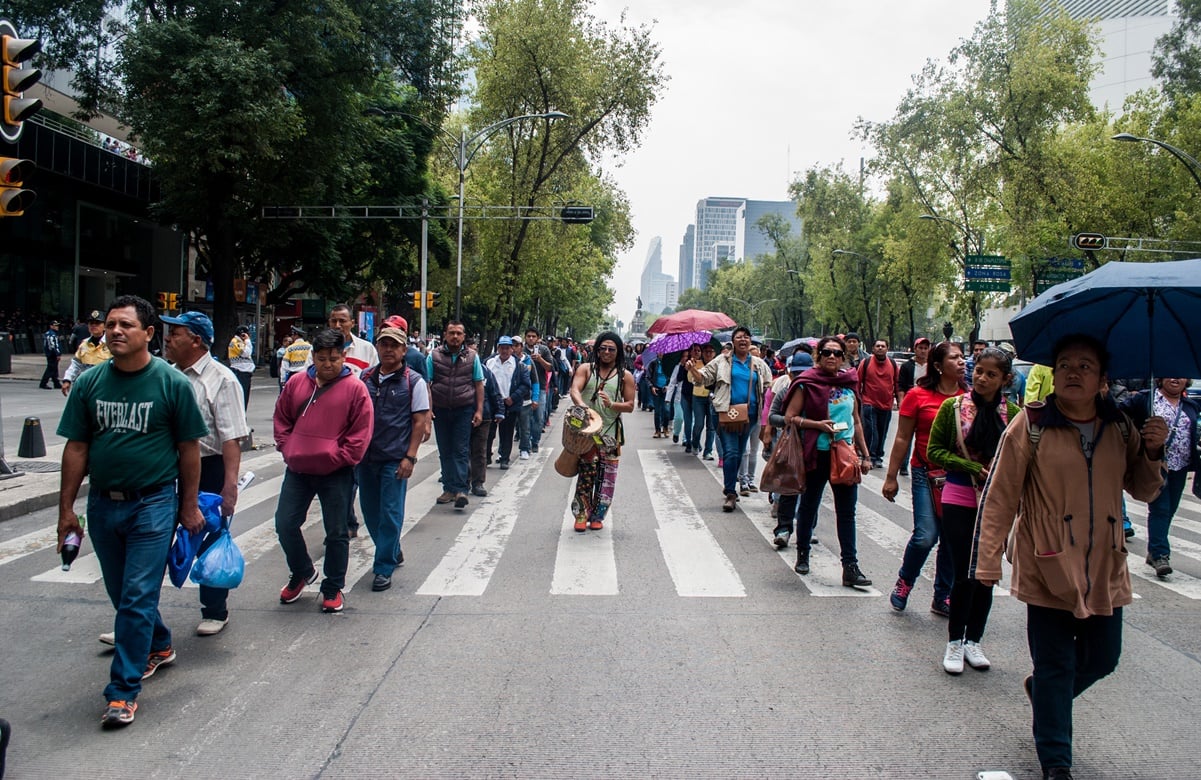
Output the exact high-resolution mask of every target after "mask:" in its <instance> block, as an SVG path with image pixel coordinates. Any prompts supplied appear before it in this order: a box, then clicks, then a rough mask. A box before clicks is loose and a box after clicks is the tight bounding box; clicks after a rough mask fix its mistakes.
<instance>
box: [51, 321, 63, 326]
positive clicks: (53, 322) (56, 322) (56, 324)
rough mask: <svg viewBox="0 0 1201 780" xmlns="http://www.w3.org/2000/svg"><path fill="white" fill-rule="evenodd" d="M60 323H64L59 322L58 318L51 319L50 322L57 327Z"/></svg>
mask: <svg viewBox="0 0 1201 780" xmlns="http://www.w3.org/2000/svg"><path fill="white" fill-rule="evenodd" d="M59 325H62V323H61V322H59V321H58V320H51V322H50V326H51V327H57V326H59Z"/></svg>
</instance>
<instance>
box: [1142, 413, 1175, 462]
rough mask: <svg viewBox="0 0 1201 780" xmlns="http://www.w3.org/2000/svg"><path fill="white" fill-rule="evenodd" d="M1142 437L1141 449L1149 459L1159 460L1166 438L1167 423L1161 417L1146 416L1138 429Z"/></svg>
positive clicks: (1162, 453)
mask: <svg viewBox="0 0 1201 780" xmlns="http://www.w3.org/2000/svg"><path fill="white" fill-rule="evenodd" d="M1139 435H1140V436H1142V438H1143V451H1144V452H1146V453H1147V457H1148V458H1150V459H1151V460H1159V459H1161V458H1162V457H1163V456H1164V451H1163V448H1164V443H1165V442H1167V440H1168V423H1167V422H1166V421H1165V420H1164V419H1163V418H1162V417H1148V418H1147V421H1146V422H1145V423H1143V427H1142V428H1140V429H1139Z"/></svg>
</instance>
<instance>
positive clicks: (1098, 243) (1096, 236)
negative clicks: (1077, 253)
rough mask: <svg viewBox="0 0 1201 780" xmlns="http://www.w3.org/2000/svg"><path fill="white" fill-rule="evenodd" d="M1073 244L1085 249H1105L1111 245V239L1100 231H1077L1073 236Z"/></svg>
mask: <svg viewBox="0 0 1201 780" xmlns="http://www.w3.org/2000/svg"><path fill="white" fill-rule="evenodd" d="M1072 246H1074V247H1075V248H1076V249H1081V250H1084V251H1088V250H1090V249H1105V248H1106V247H1107V246H1109V239H1108V238H1106V237H1105V236H1104V235H1102V234H1100V233H1077V234H1076V235H1074V236H1072Z"/></svg>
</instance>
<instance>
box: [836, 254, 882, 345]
mask: <svg viewBox="0 0 1201 780" xmlns="http://www.w3.org/2000/svg"><path fill="white" fill-rule="evenodd" d="M830 254H832V255H849V256H851V257H857V258H859V260H860V262H862V263H863V270H862V272H861V273H860V274H859V276H860V278H861V279H862V280H863V309H864V311H863V313H864V315H865V316H866V315H867V314H868V311H867V266H868V265H869V264H870V263H871V261H872V259H871V258H870V257H868V256H867V255H865V254H861V253H859V252H852V251H851V250H849V249H834V250H831V252H830ZM848 324H850V323H848ZM879 333H880V292H879V288H877V290H876V319H875V322H873V323H872V332H871V334H870V335H871V337H872V339H873V340H874V339H876V338H878V334H879Z"/></svg>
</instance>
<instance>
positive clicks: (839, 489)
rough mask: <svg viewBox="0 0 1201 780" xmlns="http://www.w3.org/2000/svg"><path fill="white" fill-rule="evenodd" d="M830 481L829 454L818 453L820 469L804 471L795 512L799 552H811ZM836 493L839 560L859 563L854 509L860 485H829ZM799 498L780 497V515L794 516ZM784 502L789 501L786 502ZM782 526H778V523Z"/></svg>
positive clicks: (835, 515) (822, 451) (846, 563)
mask: <svg viewBox="0 0 1201 780" xmlns="http://www.w3.org/2000/svg"><path fill="white" fill-rule="evenodd" d="M829 481H830V451H829V450H818V451H817V466H816V467H815V468H814V469H813V471H807V472H805V492H804V493H802V494H801V496H800V506H799V507H798V508H797V512H796V548H797V552H798V553H799V552H802V551H803V552H809V547H810V544H811V543H812V539H813V527H814V526H815V525H817V511H818V510H819V509H820V508H821V505H822V493H824V492H825V490H826V483H827V482H829ZM830 489H831V490H832V491H833V492H834V523H835V526H836V528H837V531H838V548H839V558H840V559H841V560H842V565H843V566H850V565H851V564H856V563H859V550H858V548H857V547H856V542H855V506H856V505H857V504H858V503H859V486H858V485H830ZM796 498H797V497H796V496H781V497H780V507H779V514H780V515H781V516H786V515H791V514H792V511H791V505H792V502H793V501H795V500H796ZM785 499H790V500H789V501H787V502H786V501H785ZM777 525H779V523H777Z"/></svg>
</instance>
